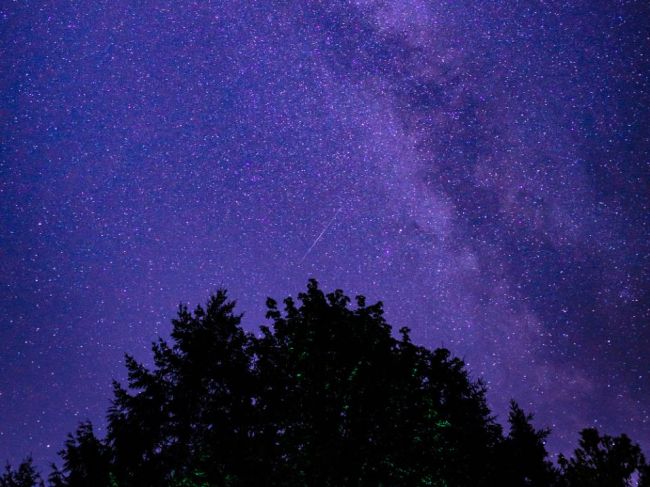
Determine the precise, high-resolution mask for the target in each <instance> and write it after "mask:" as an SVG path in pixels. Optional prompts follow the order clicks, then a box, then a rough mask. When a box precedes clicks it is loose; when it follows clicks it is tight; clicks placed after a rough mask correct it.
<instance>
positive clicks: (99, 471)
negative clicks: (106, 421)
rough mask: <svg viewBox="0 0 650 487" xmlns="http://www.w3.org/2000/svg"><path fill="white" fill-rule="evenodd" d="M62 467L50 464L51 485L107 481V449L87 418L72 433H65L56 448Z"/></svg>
mask: <svg viewBox="0 0 650 487" xmlns="http://www.w3.org/2000/svg"><path fill="white" fill-rule="evenodd" d="M59 455H60V456H61V458H62V459H63V469H62V470H59V469H58V468H56V467H55V466H53V471H52V473H51V475H50V477H49V481H50V485H52V486H53V487H63V486H69V487H86V486H93V485H98V486H101V485H108V484H109V471H110V470H109V465H110V450H109V449H108V447H107V446H106V445H105V444H104V443H103V442H102V441H100V440H99V439H97V437H96V436H95V434H94V433H93V427H92V425H91V424H90V423H89V422H85V423H81V424H80V425H79V428H77V431H76V433H75V435H74V436H73V435H68V439H67V440H66V442H65V448H64V449H63V450H61V451H60V452H59Z"/></svg>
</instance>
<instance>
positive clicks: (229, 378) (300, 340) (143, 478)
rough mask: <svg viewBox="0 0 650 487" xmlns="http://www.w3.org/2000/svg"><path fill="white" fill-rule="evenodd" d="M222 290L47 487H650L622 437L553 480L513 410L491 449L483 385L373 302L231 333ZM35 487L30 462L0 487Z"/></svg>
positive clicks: (591, 439) (174, 336) (134, 368)
mask: <svg viewBox="0 0 650 487" xmlns="http://www.w3.org/2000/svg"><path fill="white" fill-rule="evenodd" d="M234 307H235V303H234V302H232V301H229V300H228V297H227V294H226V292H225V291H219V292H217V293H216V294H215V295H214V296H212V297H211V298H210V300H209V301H208V304H207V306H206V307H205V308H203V307H201V306H199V307H197V308H196V309H195V310H194V311H193V312H190V311H189V310H188V309H187V307H185V306H181V307H180V308H179V311H178V316H177V318H176V319H175V320H173V322H172V324H173V328H172V333H171V342H170V343H167V342H166V341H164V340H158V342H156V343H154V344H153V347H152V349H153V367H152V368H151V369H149V368H147V367H145V366H143V365H142V364H140V363H138V362H137V361H136V360H135V359H133V358H132V357H130V356H127V357H126V367H127V370H128V380H127V384H126V385H121V384H118V383H114V398H113V402H112V406H111V408H110V409H109V412H108V431H107V435H106V437H105V438H102V439H100V438H97V437H96V436H95V435H94V433H93V429H92V426H91V424H90V423H82V424H81V425H80V426H79V428H78V430H77V431H76V433H75V434H74V435H69V436H68V439H67V441H66V442H65V448H64V449H63V450H62V451H61V452H60V454H61V457H62V460H63V464H62V467H61V468H60V469H59V468H56V467H54V468H53V471H52V474H51V475H50V477H49V484H50V485H51V486H52V487H148V486H151V487H160V486H173V487H198V486H201V487H211V486H215V487H216V486H219V487H221V486H224V487H225V486H231V487H235V486H253V487H255V486H303V485H309V486H317V487H340V486H343V487H345V486H355V487H364V486H373V487H374V486H409V487H410V486H439V487H443V486H446V487H465V486H467V487H470V486H471V487H480V486H485V487H492V486H499V487H524V486H531V487H542V486H548V487H575V486H586V487H590V486H594V487H595V486H598V487H600V486H607V487H618V486H627V485H629V484H630V479H631V478H632V476H633V475H635V474H637V475H639V476H640V478H641V485H644V487H649V486H648V482H649V481H650V475H649V474H648V467H647V465H646V463H645V459H644V458H643V455H642V454H641V450H640V448H639V447H638V445H635V444H633V443H632V442H631V441H630V440H629V438H627V436H625V435H622V436H620V437H616V438H612V437H609V436H603V437H600V436H599V434H598V433H597V432H596V431H595V430H585V431H583V432H582V439H581V442H580V448H578V449H577V450H576V453H575V457H574V458H572V459H570V460H567V459H566V458H564V457H561V458H560V469H559V470H556V469H555V468H554V467H553V466H552V465H551V463H550V462H549V460H548V456H547V452H546V449H545V446H544V443H545V439H546V437H547V436H548V434H549V431H548V430H546V429H541V430H537V429H535V427H534V426H533V425H532V424H531V422H532V415H530V414H526V413H525V412H524V411H523V410H522V409H521V408H520V407H519V406H518V405H517V404H516V403H514V402H512V404H511V408H510V415H509V417H508V422H509V425H510V431H509V434H508V436H506V437H504V436H503V433H502V429H501V427H500V426H499V425H498V424H497V423H496V422H495V420H494V418H493V417H492V415H491V413H490V410H489V408H488V406H487V404H486V399H485V394H486V391H485V387H484V385H483V384H482V383H481V382H480V381H474V380H472V379H471V378H470V376H469V374H468V371H467V369H466V368H465V365H464V363H463V362H462V361H461V360H459V359H458V358H454V357H452V356H451V354H450V352H449V351H448V350H446V349H437V350H428V349H426V348H424V347H421V346H417V345H415V344H413V343H412V342H411V339H410V337H409V330H408V328H402V329H401V330H400V331H399V334H398V335H397V336H394V335H393V334H392V329H391V327H390V325H388V323H386V321H385V320H384V316H383V310H382V304H381V303H377V304H373V305H367V304H366V301H365V298H363V297H362V296H359V297H357V298H356V300H355V304H354V305H352V304H351V300H350V298H348V297H347V296H345V295H344V294H343V292H342V291H339V290H337V291H335V292H333V293H331V294H325V293H323V292H322V291H321V290H320V289H319V287H318V284H317V283H316V281H314V280H312V281H310V282H309V285H308V287H307V291H306V292H304V293H301V294H299V295H298V300H297V301H294V300H293V299H291V298H287V299H285V300H284V306H283V307H282V309H280V308H279V307H278V303H277V302H276V301H274V300H272V299H269V300H268V302H267V307H268V312H267V319H269V320H270V324H269V326H262V327H261V328H260V330H259V333H258V334H257V335H254V334H251V333H246V332H245V331H244V330H243V329H242V326H241V315H238V314H236V313H235V312H234ZM36 485H42V483H41V481H40V477H39V476H38V474H37V473H36V472H35V471H34V469H33V467H32V463H31V460H29V459H28V460H27V461H25V462H24V463H23V464H21V465H20V467H19V468H18V469H17V470H16V471H14V470H12V469H11V468H10V467H9V466H7V469H6V472H5V474H4V475H3V476H2V477H0V487H32V486H36Z"/></svg>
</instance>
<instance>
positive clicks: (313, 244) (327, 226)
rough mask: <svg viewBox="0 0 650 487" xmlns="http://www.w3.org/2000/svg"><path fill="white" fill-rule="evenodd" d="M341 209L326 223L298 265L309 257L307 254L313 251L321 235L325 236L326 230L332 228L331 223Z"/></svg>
mask: <svg viewBox="0 0 650 487" xmlns="http://www.w3.org/2000/svg"><path fill="white" fill-rule="evenodd" d="M342 209H343V207H341V208H339V209H338V210H336V213H334V216H333V217H332V219H331V220H330V221H329V222H328V223H327V225H325V228H323V231H322V232H320V234H319V235H318V237H316V240H314V243H312V244H311V246H310V247H309V248H308V249H307V252H305V255H303V256H302V259H300V264H302V263H303V262H304V260H305V258H306V257H307V256H308V255H309V252H311V249H313V248H314V247H315V246H316V244H317V243H318V241H319V240H320V239H321V238H322V237H323V235H325V232H327V229H328V228H329V227H330V226H332V223H334V220H335V219H336V216H337V215H338V214H339V213H341V210H342Z"/></svg>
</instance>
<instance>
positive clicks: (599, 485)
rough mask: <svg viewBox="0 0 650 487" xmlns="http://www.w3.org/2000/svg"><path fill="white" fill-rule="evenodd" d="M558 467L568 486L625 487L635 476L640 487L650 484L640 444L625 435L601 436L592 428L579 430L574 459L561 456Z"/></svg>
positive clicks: (630, 483)
mask: <svg viewBox="0 0 650 487" xmlns="http://www.w3.org/2000/svg"><path fill="white" fill-rule="evenodd" d="M559 464H560V469H561V470H562V473H563V481H564V484H563V485H565V486H567V487H578V486H579V487H628V486H631V485H633V484H632V481H633V475H634V474H635V473H636V474H637V475H639V476H640V477H641V483H642V485H646V486H647V485H648V481H650V478H648V467H647V465H646V462H645V458H644V456H643V453H642V452H641V448H640V447H639V445H637V444H635V443H632V441H631V440H630V438H628V437H627V435H624V434H623V435H620V436H616V437H612V436H608V435H603V436H601V435H600V434H599V433H598V431H597V430H596V429H595V428H587V429H584V430H582V431H581V432H580V445H579V447H578V448H577V449H576V450H575V452H574V456H573V458H571V459H567V458H566V457H564V456H563V455H560V458H559Z"/></svg>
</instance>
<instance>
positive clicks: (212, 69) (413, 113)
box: [0, 0, 650, 465]
mask: <svg viewBox="0 0 650 487" xmlns="http://www.w3.org/2000/svg"><path fill="white" fill-rule="evenodd" d="M0 18H1V19H0V42H1V44H0V49H1V51H0V142H1V144H0V371H1V374H0V461H2V462H4V460H5V459H9V460H11V461H12V462H16V461H18V460H20V459H21V458H22V457H23V456H24V455H26V454H29V453H32V454H33V455H34V457H35V460H36V462H37V464H40V465H45V464H46V463H47V462H49V461H52V460H54V459H55V455H56V451H57V450H59V449H60V448H61V447H62V445H63V441H64V439H65V435H66V433H68V432H70V431H72V430H73V429H74V428H75V426H76V424H77V423H78V422H79V421H81V420H84V419H90V420H92V421H93V422H95V423H96V424H97V426H98V429H99V433H100V434H102V431H103V421H104V415H105V411H106V409H107V407H108V405H109V398H110V395H111V387H110V381H111V379H112V378H117V379H123V378H124V365H123V354H124V353H125V352H128V353H132V354H134V355H135V356H136V357H137V358H138V359H140V360H144V361H147V360H149V357H150V354H149V346H150V342H151V341H152V340H153V339H154V338H155V337H156V336H157V335H158V334H161V335H163V336H165V335H166V334H167V333H168V332H169V330H170V324H169V320H170V319H171V318H172V317H173V316H174V314H175V311H176V308H177V306H178V303H179V302H184V303H188V304H190V305H191V306H194V305H196V304H199V303H202V302H205V301H206V299H207V298H208V296H209V294H210V292H212V291H214V290H216V289H217V288H219V287H226V288H227V289H228V290H229V292H230V295H231V297H233V298H235V299H237V301H238V303H239V309H240V311H244V312H245V313H246V314H245V319H244V322H245V325H246V327H247V328H248V329H250V330H253V329H255V328H256V327H257V326H258V325H260V324H263V323H264V322H265V320H264V302H265V298H266V297H267V296H273V297H275V298H277V299H281V298H283V297H285V296H287V295H294V296H295V295H296V294H297V293H298V292H299V291H301V290H302V289H304V288H305V285H306V282H307V279H308V278H309V277H316V278H317V279H319V281H320V282H321V284H322V286H323V287H324V288H325V289H327V290H331V289H333V288H342V289H344V290H345V291H346V292H347V293H349V294H350V295H355V294H359V293H362V294H364V295H366V296H367V297H368V298H369V299H370V300H377V299H381V300H383V301H384V304H385V309H386V314H387V318H388V320H389V321H390V322H391V323H392V324H393V326H394V327H395V328H399V327H401V326H410V327H411V328H412V330H413V339H414V341H415V342H417V343H419V344H423V345H426V346H428V347H438V346H446V347H448V348H450V349H451V350H452V352H453V353H454V354H456V355H458V356H461V357H463V358H464V359H465V360H466V362H467V363H468V364H469V368H470V370H471V371H472V374H473V376H474V377H483V378H484V380H485V381H486V382H487V384H488V386H489V390H490V393H489V399H490V403H491V405H492V406H493V408H494V410H495V411H496V412H497V413H498V414H499V415H500V416H499V418H500V419H503V418H504V415H503V414H504V411H505V407H506V404H507V401H508V400H509V399H510V398H511V397H514V398H516V399H517V400H518V401H519V402H520V404H521V405H522V406H523V407H524V408H525V409H528V410H532V411H533V412H535V413H536V424H537V425H538V426H550V427H551V428H552V429H553V433H552V436H551V438H550V441H549V449H550V450H551V451H552V452H553V453H557V452H560V451H562V452H567V453H570V451H571V450H572V449H573V447H574V446H575V444H576V441H577V436H578V431H579V430H580V429H581V428H583V427H587V426H597V427H598V428H600V429H601V430H602V431H605V432H607V433H610V434H619V433H621V432H627V433H629V434H630V436H632V438H633V439H634V440H636V441H638V442H640V443H641V444H642V446H643V447H644V449H645V450H646V452H648V453H650V326H649V324H650V323H649V322H650V302H649V294H650V292H649V291H650V279H649V275H648V255H649V253H650V252H649V250H650V249H649V244H648V240H649V239H648V237H649V231H648V230H649V228H648V226H649V219H650V218H649V212H648V207H649V199H650V198H649V195H650V191H648V181H649V178H648V177H649V174H648V173H649V172H650V171H649V167H650V165H649V160H650V129H649V128H648V123H649V122H650V4H649V3H648V2H647V1H645V0H617V1H615V0H607V1H605V0H574V1H558V0H530V1H515V0H513V1H483V0H480V1H479V0H435V1H434V0H401V1H400V0H356V1H352V0H348V1H344V0H329V1H309V2H299V1H286V0H285V1H280V0H278V1H275V0H265V1H255V0H252V1H251V0H242V1H238V0H231V1H208V0H205V1H185V0H183V1H165V0H156V1H150V0H142V1H138V2H131V1H126V0H110V1H108V0H93V1H74V2H56V1H30V0H21V1H16V0H14V1H11V2H10V1H7V2H3V3H2V6H0Z"/></svg>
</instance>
